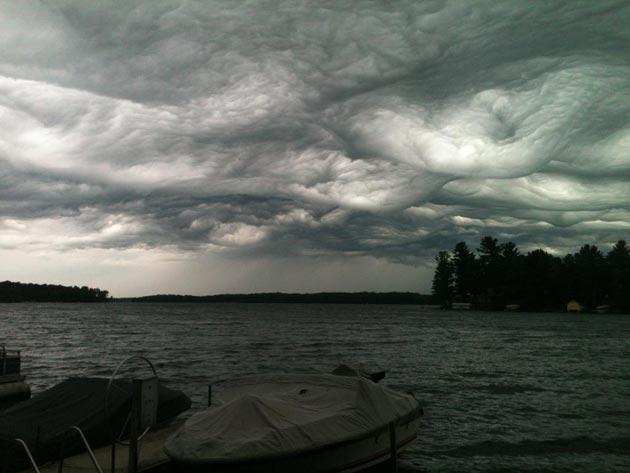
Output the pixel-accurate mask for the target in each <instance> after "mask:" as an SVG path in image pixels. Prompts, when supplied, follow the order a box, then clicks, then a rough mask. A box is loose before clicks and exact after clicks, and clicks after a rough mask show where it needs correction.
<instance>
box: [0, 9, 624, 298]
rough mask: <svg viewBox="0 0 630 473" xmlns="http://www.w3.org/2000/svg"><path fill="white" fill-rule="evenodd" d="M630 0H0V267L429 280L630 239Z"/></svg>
mask: <svg viewBox="0 0 630 473" xmlns="http://www.w3.org/2000/svg"><path fill="white" fill-rule="evenodd" d="M628 25H630V2H627V1H625V0H624V1H607V0H599V1H576V0H571V1H559V0H556V1H549V2H529V1H522V0H514V1H501V2H498V1H468V0H458V1H433V0H426V1H418V0H413V1H408V2H405V1H363V0H362V1H356V0H353V1H343V0H334V1H323V0H322V1H296V0H291V1H286V2H283V1H279V0H272V1H243V2H240V1H236V0H229V1H223V2H221V1H197V2H195V1H183V0H182V1H170V0H164V1H162V0H160V1H158V0H150V1H146V2H138V1H100V2H84V1H61V0H46V1H39V2H38V1H28V0H23V1H13V0H0V280H4V279H10V280H21V281H33V282H55V283H64V284H80V285H82V284H88V285H91V286H98V287H102V288H107V289H110V290H111V291H112V293H113V294H114V295H117V296H124V295H140V294H148V293H156V292H180V293H193V294H205V293H216V292H250V291H268V290H281V291H305V292H309V291H320V290H413V291H418V290H419V291H427V290H428V289H429V285H430V278H431V274H432V261H431V260H432V257H433V255H434V254H435V253H436V252H437V251H438V250H442V249H450V248H451V247H452V246H453V245H454V243H456V242H457V241H460V240H466V241H468V242H469V243H470V244H471V246H476V244H477V242H478V240H479V238H480V236H481V235H484V234H492V235H494V236H497V237H499V238H500V239H511V240H513V241H515V242H516V243H517V244H518V245H519V246H520V247H521V248H522V249H523V250H524V251H526V250H528V249H532V248H534V247H543V248H546V249H548V250H550V251H554V252H558V253H560V254H562V253H565V252H567V251H573V250H574V249H575V248H576V246H577V245H579V244H580V243H596V244H598V245H600V246H602V247H603V248H607V246H608V245H609V244H611V243H612V242H614V241H615V240H617V239H619V238H627V239H630V28H629V26H628Z"/></svg>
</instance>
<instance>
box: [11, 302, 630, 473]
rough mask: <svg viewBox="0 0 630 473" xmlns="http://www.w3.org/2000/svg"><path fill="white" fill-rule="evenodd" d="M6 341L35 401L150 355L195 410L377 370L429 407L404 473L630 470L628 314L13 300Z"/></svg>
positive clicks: (407, 453) (403, 462)
mask: <svg viewBox="0 0 630 473" xmlns="http://www.w3.org/2000/svg"><path fill="white" fill-rule="evenodd" d="M3 343H4V344H6V345H7V346H8V348H11V349H21V350H23V372H24V374H26V375H27V376H28V379H29V381H30V382H31V384H32V386H33V391H34V394H35V395H36V394H37V392H39V391H41V390H42V389H44V388H47V387H50V386H52V385H53V384H55V383H57V382H58V381H60V380H62V379H64V378H66V377H68V376H77V375H79V376H85V375H105V376H108V375H109V374H110V373H111V371H112V369H113V368H114V367H115V365H116V364H117V363H118V362H120V361H121V360H123V359H124V358H126V357H127V356H130V355H133V354H143V355H146V356H148V357H149V358H150V359H151V360H152V361H154V362H155V364H156V367H157V370H158V374H159V376H160V377H161V378H162V379H163V380H164V381H165V382H166V383H167V384H169V385H170V386H172V387H175V388H178V389H182V390H184V391H185V392H186V393H187V394H188V395H189V396H191V398H192V399H193V409H201V408H202V407H203V406H204V404H205V402H206V393H207V384H208V383H209V382H214V381H217V380H221V379H225V378H229V377H231V376H235V375H239V374H249V373H263V372H274V371H282V372H328V371H330V370H331V369H333V368H334V367H335V366H336V364H337V363H338V361H339V360H357V361H367V362H373V363H376V364H378V365H380V366H382V367H384V368H387V369H388V370H389V372H388V375H387V378H386V379H385V380H384V381H383V382H384V383H385V384H387V385H390V386H392V387H395V388H400V389H404V390H411V391H413V392H414V393H415V394H416V397H418V399H420V400H421V404H422V406H423V407H424V410H425V417H424V420H423V422H422V426H421V428H420V431H419V436H418V440H417V441H416V442H415V443H414V444H413V446H412V447H410V448H409V449H407V450H406V451H405V452H404V453H403V455H402V456H401V464H400V471H401V473H404V472H412V471H423V472H460V471H467V472H469V471H470V472H500V471H504V472H515V471H522V472H534V471H535V472H541V471H549V472H560V471H566V472H575V471H584V472H599V471H601V472H609V471H624V472H628V471H630V316H620V315H569V314H525V313H522V314H521V313H518V314H517V313H483V312H462V313H458V312H441V311H437V310H432V309H428V308H423V307H418V306H374V305H369V306H363V305H362V306H359V305H285V304H278V305H275V304H131V303H111V304H3V305H0V344H3ZM139 372H140V373H142V370H141V369H139ZM145 373H146V371H145Z"/></svg>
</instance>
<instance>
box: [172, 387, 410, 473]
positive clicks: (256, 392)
mask: <svg viewBox="0 0 630 473" xmlns="http://www.w3.org/2000/svg"><path fill="white" fill-rule="evenodd" d="M212 392H213V394H212V400H213V403H214V402H215V401H217V403H216V405H212V406H210V407H209V408H208V409H207V410H205V411H203V412H200V413H198V414H196V415H194V416H193V417H191V418H190V419H188V420H187V421H186V423H185V424H184V426H183V427H182V428H181V429H180V430H179V431H177V432H176V433H175V434H174V435H173V436H171V437H170V438H169V439H168V440H167V441H166V443H165V447H164V449H165V452H166V454H167V455H168V456H169V457H170V458H171V460H172V461H173V462H174V463H175V464H176V465H177V467H178V471H180V470H183V469H185V468H188V469H193V470H195V471H208V472H234V471H239V472H248V473H254V472H261V473H262V472H273V473H289V472H292V473H296V472H299V473H351V472H355V471H360V470H362V469H364V468H367V467H369V466H372V465H375V464H378V463H381V462H384V461H386V460H388V459H390V457H391V454H392V452H397V451H398V450H400V449H402V448H404V447H405V446H406V445H408V444H410V443H411V442H412V441H413V440H414V439H415V438H416V435H417V434H416V431H417V427H418V422H419V418H420V417H421V415H422V409H421V408H420V406H419V405H418V402H417V401H416V399H415V398H414V397H413V396H412V395H410V394H406V393H401V392H398V391H394V390H392V389H388V388H386V387H383V386H381V385H378V384H376V383H374V382H372V381H370V380H368V379H365V378H363V377H360V376H336V375H266V376H249V377H244V378H240V379H237V380H234V381H230V382H226V383H221V384H219V385H215V386H213V391H212Z"/></svg>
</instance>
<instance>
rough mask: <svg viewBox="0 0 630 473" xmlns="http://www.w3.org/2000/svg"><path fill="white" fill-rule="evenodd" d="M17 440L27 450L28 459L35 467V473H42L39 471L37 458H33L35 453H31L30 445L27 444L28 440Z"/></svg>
mask: <svg viewBox="0 0 630 473" xmlns="http://www.w3.org/2000/svg"><path fill="white" fill-rule="evenodd" d="M15 441H16V442H17V443H19V444H20V445H22V448H24V451H25V452H26V456H27V457H28V460H29V461H30V462H31V466H32V467H33V470H35V473H41V472H40V471H39V468H38V467H37V462H35V458H33V455H32V454H31V451H30V450H29V448H28V445H26V442H25V441H24V440H22V439H15Z"/></svg>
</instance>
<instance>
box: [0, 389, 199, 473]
mask: <svg viewBox="0 0 630 473" xmlns="http://www.w3.org/2000/svg"><path fill="white" fill-rule="evenodd" d="M110 386H113V389H109V388H110ZM157 389H158V403H157V412H156V416H157V424H158V425H167V424H168V423H169V422H170V421H172V420H173V419H175V417H177V416H178V415H179V414H180V413H182V412H184V411H186V410H188V409H189V408H190V405H191V401H190V399H189V398H188V397H187V396H186V395H185V394H184V393H183V392H181V391H177V390H173V389H169V388H167V387H166V386H164V385H162V384H161V383H160V384H158V388H157ZM106 397H107V399H106ZM131 399H132V383H131V381H130V380H124V379H118V380H115V382H114V383H113V384H112V380H110V379H108V378H70V379H67V380H65V381H62V382H61V383H59V384H57V385H55V386H53V387H52V388H50V389H47V390H46V391H43V392H41V393H40V394H38V395H36V396H34V397H33V398H31V399H30V400H28V401H24V402H21V403H19V404H16V405H15V406H13V407H11V408H9V409H7V410H6V411H3V412H1V413H0V443H1V444H2V445H0V465H6V466H3V467H4V468H6V469H5V470H2V471H4V472H14V471H19V470H20V469H23V468H27V467H31V466H32V463H30V462H29V458H28V454H27V453H26V448H25V447H24V446H26V447H27V448H28V450H29V451H30V452H31V453H32V455H33V457H34V458H36V459H37V463H39V464H42V463H45V462H48V461H53V460H57V459H58V458H59V455H60V452H61V451H63V453H64V455H68V456H69V455H73V454H75V453H79V452H83V451H85V449H86V448H85V442H84V441H83V440H82V439H81V438H80V436H79V435H77V432H76V430H77V429H76V428H75V426H76V427H78V428H79V429H80V430H81V435H84V436H85V440H86V442H87V443H88V444H89V445H90V446H91V447H92V448H96V447H99V446H102V445H107V444H110V445H111V444H112V441H113V439H114V437H115V435H117V434H118V433H119V432H121V431H125V429H126V426H127V420H128V416H129V412H130V405H131ZM16 439H20V441H21V442H23V444H22V443H20V441H18V440H16Z"/></svg>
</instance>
